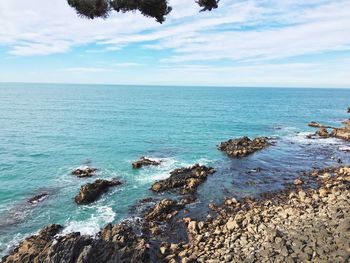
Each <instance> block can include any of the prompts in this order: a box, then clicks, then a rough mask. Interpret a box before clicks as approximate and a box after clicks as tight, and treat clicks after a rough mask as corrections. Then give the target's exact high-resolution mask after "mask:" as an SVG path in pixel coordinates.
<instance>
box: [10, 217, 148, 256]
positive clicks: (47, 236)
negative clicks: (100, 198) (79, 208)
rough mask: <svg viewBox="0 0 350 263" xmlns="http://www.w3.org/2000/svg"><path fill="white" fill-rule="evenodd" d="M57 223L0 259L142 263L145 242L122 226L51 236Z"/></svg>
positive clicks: (26, 240) (58, 229)
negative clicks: (91, 234)
mask: <svg viewBox="0 0 350 263" xmlns="http://www.w3.org/2000/svg"><path fill="white" fill-rule="evenodd" d="M61 228H62V227H61V226H59V225H51V226H49V227H46V228H44V229H43V230H42V231H40V232H39V233H38V235H35V236H31V237H29V238H27V239H25V240H24V241H22V242H21V243H20V244H19V245H18V247H17V248H15V249H14V250H13V251H12V252H11V253H10V255H8V256H7V257H4V258H3V262H4V263H5V262H6V263H10V262H21V263H22V262H23V263H31V262H86V263H93V262H111V263H112V262H125V263H126V262H145V260H146V259H147V257H148V254H147V248H146V242H145V240H144V239H143V238H139V237H137V236H136V235H135V234H134V233H133V232H132V230H131V229H130V228H128V227H126V226H124V225H121V224H119V225H116V226H112V225H108V226H106V227H105V228H104V229H103V230H101V231H100V232H99V233H98V234H97V236H96V238H93V237H91V236H87V235H81V234H80V233H71V234H68V235H65V236H59V237H55V235H57V234H58V233H59V231H60V230H61Z"/></svg>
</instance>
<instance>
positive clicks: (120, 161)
mask: <svg viewBox="0 0 350 263" xmlns="http://www.w3.org/2000/svg"><path fill="white" fill-rule="evenodd" d="M348 106H350V90H349V89H339V90H338V89H269V88H264V89H263V88H219V87H146V86H144V87H142V86H102V85H101V86H98V85H52V84H50V85H44V84H41V85H38V84H0V180H1V183H0V256H1V255H4V253H6V251H7V249H9V247H11V246H12V245H14V244H15V243H16V242H18V240H20V239H22V238H23V237H25V236H27V235H29V234H32V233H35V232H36V231H37V230H39V229H40V228H42V227H43V226H45V225H46V224H49V223H60V224H63V225H64V226H65V227H66V228H65V232H70V231H81V232H83V233H95V232H97V231H98V229H99V228H100V227H103V226H104V225H105V224H107V223H109V222H118V221H120V220H122V219H125V218H128V217H131V216H134V215H135V216H137V215H138V214H139V211H140V210H142V207H141V206H140V205H137V200H139V199H142V198H145V197H149V196H152V197H159V196H155V195H153V194H152V193H151V192H150V191H149V187H150V185H151V184H152V182H154V181H155V180H157V179H162V178H166V177H167V176H168V173H169V171H171V170H172V169H174V168H177V167H182V166H185V165H191V164H193V163H197V162H199V163H201V164H207V165H212V166H214V167H215V168H216V169H217V173H216V174H214V175H213V176H211V177H210V178H209V179H208V181H207V182H206V183H205V184H204V185H202V186H201V187H200V188H199V192H198V197H199V199H198V201H197V202H196V203H195V204H193V205H192V206H191V208H192V209H193V211H195V212H196V214H198V215H200V214H201V213H204V212H205V207H206V206H207V203H208V202H211V201H214V202H220V201H221V200H222V198H224V196H232V195H233V196H237V197H242V196H246V195H256V194H258V193H260V192H262V191H268V190H274V189H277V188H279V187H282V185H283V183H285V182H287V181H290V180H292V179H293V178H294V177H295V176H296V175H297V173H298V172H300V171H302V170H305V169H310V167H312V166H325V165H328V164H335V163H336V159H337V158H341V159H342V161H343V162H344V163H350V160H349V154H347V155H346V153H344V152H342V151H341V148H342V147H344V145H345V146H346V144H345V143H344V142H341V141H338V140H334V139H327V140H307V139H305V135H306V134H307V133H308V132H310V131H313V129H312V128H309V127H307V125H306V124H307V122H309V121H311V120H316V121H320V122H323V123H326V124H332V125H340V121H341V120H343V119H345V118H346V117H348V116H347V114H346V111H345V109H346V108H347V107H348ZM243 135H248V136H258V135H264V136H272V137H274V139H275V140H276V145H275V146H273V147H270V148H269V149H266V150H264V151H261V152H259V153H256V154H254V155H252V156H250V157H248V158H245V159H240V160H230V159H228V158H227V157H226V156H225V155H223V154H222V153H221V152H219V151H218V150H217V149H216V145H217V144H218V143H219V142H220V141H223V140H227V139H230V138H233V137H238V136H243ZM142 155H145V156H148V157H153V158H159V159H162V160H163V161H164V162H163V164H162V165H161V166H160V167H153V168H147V169H142V170H139V171H135V170H133V169H131V162H132V161H134V160H136V159H137V158H138V157H139V156H142ZM83 164H89V165H91V166H93V167H96V168H98V169H99V173H98V176H95V177H94V178H89V179H79V178H75V177H74V176H72V175H71V174H70V173H71V171H72V169H74V168H75V167H77V166H80V165H83ZM255 167H262V168H263V172H262V173H259V174H252V173H249V170H251V169H253V168H255ZM96 178H119V179H120V180H122V181H123V183H124V184H123V186H122V187H117V188H115V189H113V190H112V191H110V192H109V193H108V194H106V195H104V196H103V197H102V198H101V199H100V200H98V201H96V202H95V203H93V204H91V205H87V206H77V205H76V204H75V203H74V201H73V197H74V196H75V194H76V193H77V191H78V189H79V187H80V185H82V184H85V183H86V182H89V181H92V180H95V179H96ZM41 192H47V193H49V194H50V195H49V197H48V198H47V199H45V200H44V201H43V202H41V203H39V204H37V205H29V204H28V203H27V200H28V199H29V198H30V197H32V196H34V195H36V194H38V193H41ZM161 197H162V196H160V197H159V198H161ZM131 207H132V208H133V209H131Z"/></svg>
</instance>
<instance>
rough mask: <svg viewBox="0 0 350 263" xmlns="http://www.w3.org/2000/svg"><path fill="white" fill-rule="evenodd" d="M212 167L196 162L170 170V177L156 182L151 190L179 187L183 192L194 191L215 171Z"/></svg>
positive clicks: (157, 190) (160, 190)
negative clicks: (190, 165) (189, 165)
mask: <svg viewBox="0 0 350 263" xmlns="http://www.w3.org/2000/svg"><path fill="white" fill-rule="evenodd" d="M214 172H215V170H214V169H213V168H212V167H207V166H204V165H199V164H195V165H193V166H192V167H187V168H180V169H176V170H174V171H172V172H170V177H169V178H167V179H164V180H161V181H158V182H156V183H154V184H153V185H152V187H151V190H152V191H154V192H157V193H160V192H164V191H167V190H173V189H179V190H180V193H181V194H188V193H194V192H195V191H196V189H197V187H198V186H199V185H200V184H202V183H203V182H204V181H205V180H206V179H207V177H208V175H210V174H212V173H214Z"/></svg>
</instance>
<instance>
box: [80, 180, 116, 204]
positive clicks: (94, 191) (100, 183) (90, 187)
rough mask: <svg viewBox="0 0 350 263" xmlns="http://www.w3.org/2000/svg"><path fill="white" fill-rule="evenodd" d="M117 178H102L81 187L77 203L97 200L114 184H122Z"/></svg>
mask: <svg viewBox="0 0 350 263" xmlns="http://www.w3.org/2000/svg"><path fill="white" fill-rule="evenodd" d="M120 184H121V182H119V181H117V180H112V181H108V180H102V179H98V180H96V181H95V182H93V183H88V184H86V185H83V186H81V187H80V191H79V193H78V194H77V195H76V196H75V202H76V203H77V204H89V203H92V202H94V201H95V200H97V199H98V198H99V197H100V196H101V194H102V193H104V192H106V191H107V190H108V188H110V187H112V186H117V185H120Z"/></svg>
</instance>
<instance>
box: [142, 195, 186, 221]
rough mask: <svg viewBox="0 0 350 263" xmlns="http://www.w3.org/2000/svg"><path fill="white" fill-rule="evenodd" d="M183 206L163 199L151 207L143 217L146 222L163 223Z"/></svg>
mask: <svg viewBox="0 0 350 263" xmlns="http://www.w3.org/2000/svg"><path fill="white" fill-rule="evenodd" d="M183 207H184V205H181V204H179V203H178V202H177V201H174V200H171V199H163V200H161V201H160V202H159V203H157V204H156V205H154V206H153V207H151V208H150V209H149V210H148V211H147V213H146V214H145V216H144V219H145V220H146V221H153V222H154V221H156V222H160V221H164V220H167V219H170V218H171V217H172V216H173V215H174V214H176V213H177V211H178V210H179V209H181V208H183Z"/></svg>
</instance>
